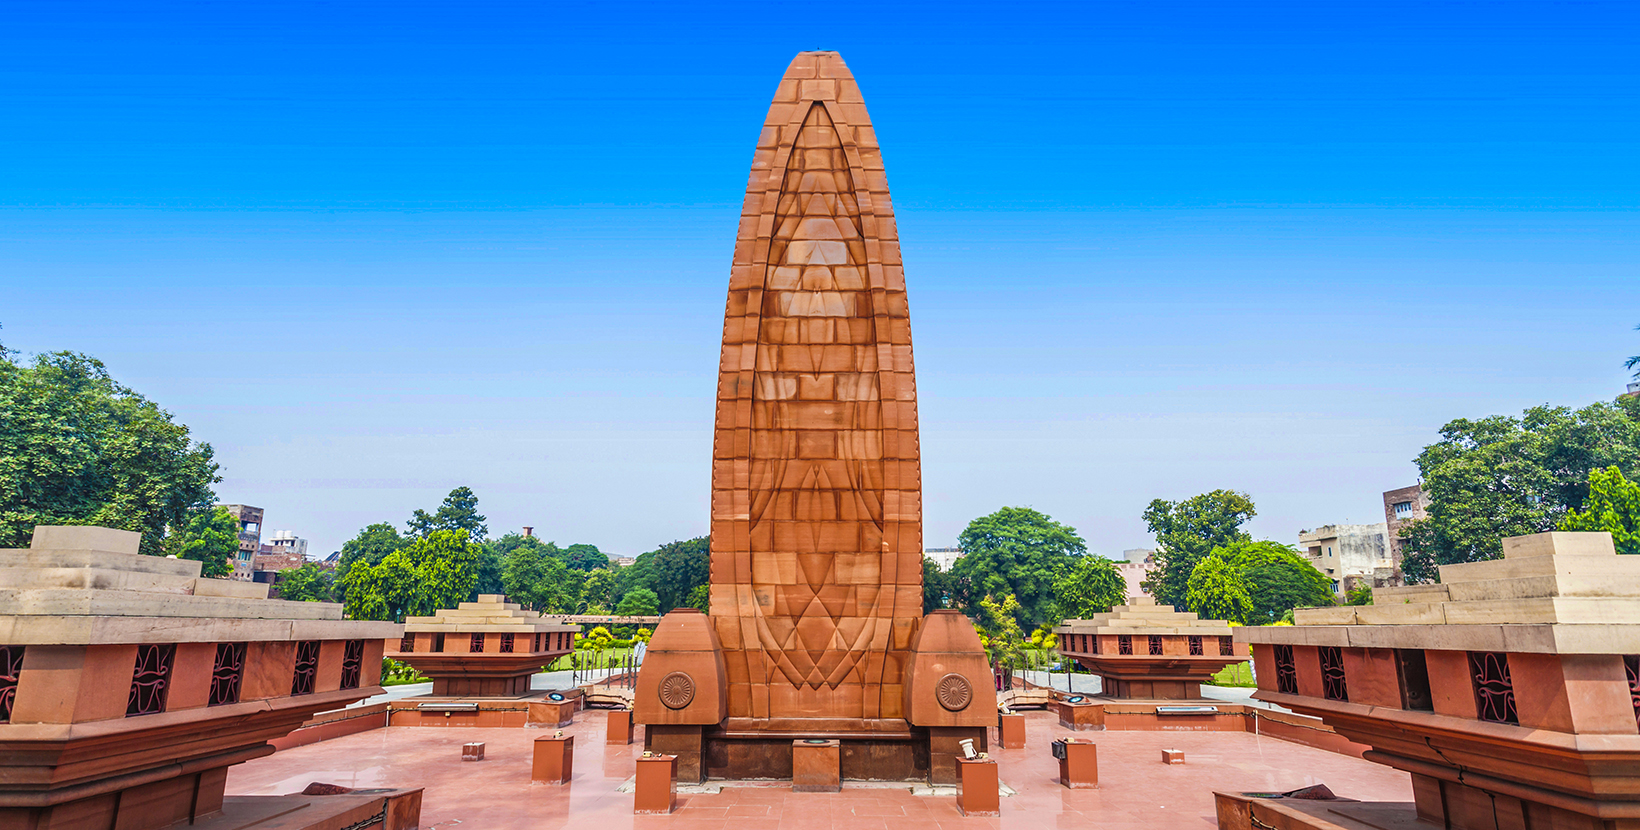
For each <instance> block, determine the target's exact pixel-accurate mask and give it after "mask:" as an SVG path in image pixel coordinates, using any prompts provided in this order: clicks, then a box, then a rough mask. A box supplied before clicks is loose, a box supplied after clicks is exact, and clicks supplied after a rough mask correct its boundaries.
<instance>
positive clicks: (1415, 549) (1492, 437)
mask: <svg viewBox="0 0 1640 830" xmlns="http://www.w3.org/2000/svg"><path fill="white" fill-rule="evenodd" d="M1417 463H1418V471H1419V473H1420V475H1421V477H1422V479H1423V487H1424V492H1425V493H1427V494H1428V495H1429V500H1430V504H1429V511H1428V515H1427V516H1425V517H1424V518H1423V519H1420V520H1419V521H1417V522H1414V523H1412V524H1411V525H1410V526H1408V527H1407V528H1405V529H1403V530H1402V532H1401V536H1402V540H1403V541H1402V550H1403V559H1402V563H1401V569H1402V572H1403V573H1404V574H1405V575H1406V578H1407V580H1408V581H1410V582H1428V581H1433V580H1435V579H1436V578H1437V574H1438V571H1437V568H1438V567H1439V566H1441V565H1448V564H1453V563H1458V562H1480V561H1484V560H1487V559H1496V558H1498V557H1500V556H1502V555H1503V538H1504V537H1505V536H1523V535H1526V534H1530V533H1541V532H1544V531H1548V530H1554V529H1555V528H1556V527H1558V526H1559V524H1560V521H1561V519H1562V518H1564V517H1565V516H1566V515H1567V514H1568V513H1570V512H1572V511H1578V510H1582V509H1583V502H1584V500H1585V499H1587V498H1588V496H1589V474H1590V472H1592V471H1594V470H1599V469H1605V468H1607V467H1616V468H1617V469H1618V470H1619V471H1621V472H1622V473H1623V474H1624V475H1625V476H1627V477H1629V478H1630V480H1633V479H1634V478H1635V477H1636V472H1637V470H1640V409H1637V408H1636V404H1635V403H1633V402H1630V401H1620V402H1618V403H1604V402H1601V403H1595V404H1591V405H1589V406H1586V407H1584V408H1582V409H1578V410H1573V409H1570V408H1567V407H1557V406H1537V407H1532V408H1531V409H1528V410H1526V411H1525V412H1524V413H1522V415H1521V417H1519V418H1516V417H1512V416H1508V415H1495V416H1492V417H1488V418H1481V419H1478V420H1470V419H1467V418H1460V419H1458V420H1455V421H1452V422H1450V423H1448V424H1447V425H1446V426H1444V427H1442V428H1441V440H1440V441H1439V442H1437V443H1434V444H1431V445H1429V446H1427V447H1425V448H1424V450H1423V452H1422V453H1420V454H1419V455H1418V459H1417Z"/></svg>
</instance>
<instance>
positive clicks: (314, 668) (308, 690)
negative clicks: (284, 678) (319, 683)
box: [290, 640, 319, 696]
mask: <svg viewBox="0 0 1640 830" xmlns="http://www.w3.org/2000/svg"><path fill="white" fill-rule="evenodd" d="M318 677H319V641H318V640H303V641H302V642H300V643H297V644H296V671H295V673H294V674H292V675H291V678H290V693H291V694H292V695H293V696H294V695H311V694H313V684H314V681H315V680H317V679H318Z"/></svg>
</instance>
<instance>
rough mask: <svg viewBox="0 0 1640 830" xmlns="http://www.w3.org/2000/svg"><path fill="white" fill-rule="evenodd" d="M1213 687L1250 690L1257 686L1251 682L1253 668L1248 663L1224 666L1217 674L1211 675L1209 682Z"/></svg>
mask: <svg viewBox="0 0 1640 830" xmlns="http://www.w3.org/2000/svg"><path fill="white" fill-rule="evenodd" d="M1209 685H1213V686H1240V687H1243V688H1252V687H1256V686H1258V684H1257V683H1254V682H1253V667H1252V665H1251V664H1249V663H1232V664H1230V665H1228V666H1225V667H1224V669H1223V670H1221V671H1220V672H1219V673H1218V674H1215V675H1213V679H1212V680H1211V681H1210V682H1209Z"/></svg>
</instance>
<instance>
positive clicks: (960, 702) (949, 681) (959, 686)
mask: <svg viewBox="0 0 1640 830" xmlns="http://www.w3.org/2000/svg"><path fill="white" fill-rule="evenodd" d="M934 699H935V700H938V701H939V702H940V705H941V706H944V707H945V708H946V711H949V712H961V711H962V710H964V709H967V708H968V704H970V703H972V702H974V687H973V686H970V685H968V678H966V677H963V676H962V675H960V674H955V673H952V674H948V675H946V676H944V677H942V678H940V680H939V682H938V683H935V684H934Z"/></svg>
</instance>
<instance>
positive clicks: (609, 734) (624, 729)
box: [604, 709, 632, 745]
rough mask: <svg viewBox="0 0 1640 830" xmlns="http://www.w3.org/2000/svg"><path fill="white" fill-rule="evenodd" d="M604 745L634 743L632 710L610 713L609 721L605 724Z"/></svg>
mask: <svg viewBox="0 0 1640 830" xmlns="http://www.w3.org/2000/svg"><path fill="white" fill-rule="evenodd" d="M604 743H606V744H623V745H624V744H630V743H632V710H630V709H619V710H616V711H613V712H610V713H609V719H608V720H606V721H605V722H604Z"/></svg>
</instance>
